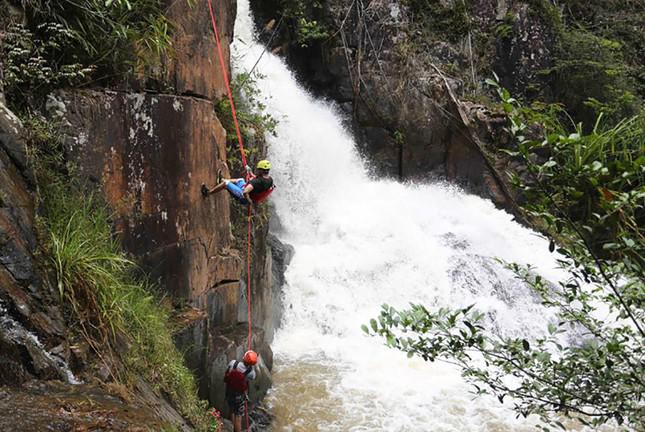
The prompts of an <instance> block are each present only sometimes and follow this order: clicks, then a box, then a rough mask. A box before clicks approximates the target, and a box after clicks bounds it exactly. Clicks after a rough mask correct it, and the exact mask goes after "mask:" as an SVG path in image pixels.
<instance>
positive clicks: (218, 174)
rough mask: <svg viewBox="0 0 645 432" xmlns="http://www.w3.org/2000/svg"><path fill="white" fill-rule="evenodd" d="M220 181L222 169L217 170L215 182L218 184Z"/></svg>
mask: <svg viewBox="0 0 645 432" xmlns="http://www.w3.org/2000/svg"><path fill="white" fill-rule="evenodd" d="M221 182H222V170H217V183H216V184H220V183H221Z"/></svg>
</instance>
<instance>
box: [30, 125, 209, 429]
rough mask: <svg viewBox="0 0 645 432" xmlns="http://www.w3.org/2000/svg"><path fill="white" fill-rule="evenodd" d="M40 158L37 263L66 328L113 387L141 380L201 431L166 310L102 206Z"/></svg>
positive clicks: (42, 134) (198, 407)
mask: <svg viewBox="0 0 645 432" xmlns="http://www.w3.org/2000/svg"><path fill="white" fill-rule="evenodd" d="M28 125H30V126H31V130H32V131H35V133H36V139H37V140H38V139H39V140H41V142H40V144H41V146H42V145H44V143H45V142H47V139H50V138H51V135H50V132H51V129H48V127H47V125H46V124H43V123H40V122H38V121H36V122H32V123H31V124H30V123H28ZM32 138H33V137H32ZM43 140H45V141H43ZM42 150H43V149H42V147H41V148H40V150H37V151H32V159H33V160H34V165H35V168H36V169H35V171H36V172H37V174H36V176H37V183H38V185H39V191H38V196H39V201H40V202H39V207H40V212H39V221H40V229H41V235H42V236H43V237H44V238H45V239H46V241H45V243H46V245H45V251H44V256H45V257H46V258H47V261H48V263H47V264H48V265H47V268H48V270H49V278H48V280H49V282H50V283H51V285H52V286H53V287H54V288H55V289H56V290H57V292H58V293H59V295H60V297H61V299H62V301H63V304H64V305H65V307H66V309H67V316H68V321H69V322H70V323H72V325H70V327H73V328H76V329H78V331H79V332H80V333H81V336H82V337H84V338H85V339H86V340H87V342H88V343H89V345H90V346H91V347H92V349H93V351H94V352H95V354H96V355H97V356H98V357H99V358H100V359H101V360H103V361H104V362H105V363H106V364H107V366H108V367H109V368H110V370H111V373H112V375H113V378H114V379H115V380H117V381H119V382H122V383H125V384H130V383H134V378H135V377H136V376H142V377H143V378H144V379H145V380H146V381H148V382H150V383H151V384H152V385H153V386H154V387H156V389H157V390H159V391H161V393H162V394H165V395H168V397H169V399H170V401H171V402H172V403H173V404H174V405H175V407H176V408H177V409H178V410H179V411H180V413H181V414H182V415H184V416H185V417H186V418H187V419H189V420H190V421H191V422H192V423H193V424H194V425H195V426H196V427H197V429H198V430H205V429H206V427H207V426H206V425H207V421H208V418H207V410H206V408H207V407H206V403H205V402H203V401H201V400H199V398H198V397H197V386H196V381H195V378H194V376H193V375H192V373H191V372H190V371H189V370H188V369H187V368H186V366H185V365H184V358H183V356H182V354H181V353H180V352H179V351H178V350H177V348H176V347H175V345H174V342H173V339H172V326H171V321H170V311H169V309H168V308H167V307H164V305H163V304H162V302H161V298H160V297H159V296H158V295H157V293H155V291H154V289H153V287H152V286H151V284H150V283H149V282H148V281H146V279H145V278H143V277H142V276H141V270H140V269H139V268H138V267H137V265H136V264H135V263H134V262H133V261H132V260H131V259H130V258H128V256H127V255H126V254H125V253H124V252H123V250H122V248H121V246H120V244H119V241H118V239H117V238H116V237H115V236H114V234H113V232H112V221H111V217H110V212H109V210H108V209H107V207H106V205H105V203H104V202H103V201H102V200H101V199H100V198H99V196H98V195H95V194H92V193H87V187H86V185H83V184H82V183H81V182H80V181H78V180H77V179H76V175H75V173H74V170H73V168H72V167H70V166H69V165H68V166H65V165H64V164H62V161H63V160H64V159H63V158H62V157H61V156H60V153H59V152H58V151H57V150H56V149H52V148H47V149H45V151H42ZM74 324H78V325H74Z"/></svg>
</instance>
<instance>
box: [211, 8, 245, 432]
mask: <svg viewBox="0 0 645 432" xmlns="http://www.w3.org/2000/svg"><path fill="white" fill-rule="evenodd" d="M208 10H209V12H210V15H211V24H212V25H213V33H214V34H215V43H216V44H217V54H218V57H219V64H220V67H221V68H222V76H223V77H224V84H226V91H227V92H228V101H229V103H230V105H231V114H232V116H233V123H234V124H235V133H236V134H237V142H238V144H239V146H240V155H241V158H242V165H244V167H245V168H246V167H248V164H247V163H246V155H245V154H244V143H243V141H242V133H241V132H240V125H239V123H238V121H237V113H236V112H235V102H233V92H232V91H231V84H230V82H229V80H228V73H227V71H226V62H225V61H224V54H223V53H222V44H221V42H220V39H219V32H218V31H217V24H216V22H215V13H214V12H213V3H212V1H211V0H208ZM249 177H250V173H249V172H248V170H247V173H246V180H247V181H248V179H249ZM251 216H252V213H251V206H250V205H249V211H248V227H247V236H246V243H247V254H246V298H247V313H248V324H249V329H248V337H247V341H248V348H247V349H249V350H250V349H251V347H252V340H251V339H252V336H253V322H252V315H251V223H252V218H251ZM244 411H245V412H246V430H247V431H248V430H249V426H250V421H249V409H248V402H245V410H244Z"/></svg>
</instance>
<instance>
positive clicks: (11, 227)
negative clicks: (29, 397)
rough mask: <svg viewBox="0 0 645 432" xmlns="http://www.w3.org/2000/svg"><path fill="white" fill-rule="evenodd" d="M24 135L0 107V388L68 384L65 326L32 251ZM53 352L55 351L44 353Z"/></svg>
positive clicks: (34, 244) (29, 182) (29, 179)
mask: <svg viewBox="0 0 645 432" xmlns="http://www.w3.org/2000/svg"><path fill="white" fill-rule="evenodd" d="M23 136H24V131H23V129H22V125H21V124H20V121H19V120H18V119H17V117H16V116H15V115H14V114H13V113H12V112H11V111H9V110H8V109H7V108H6V107H5V106H4V105H3V104H0V346H1V347H2V349H1V350H0V352H1V354H0V355H1V357H2V360H3V361H2V364H3V365H4V364H6V365H7V367H6V368H3V369H4V370H3V371H2V374H0V375H1V376H0V384H9V385H19V384H21V383H22V382H23V381H24V380H25V379H27V378H30V377H32V376H35V377H40V378H60V379H68V376H67V372H68V371H67V370H66V366H64V360H65V358H66V354H67V353H66V352H65V349H64V344H63V340H62V339H61V336H62V335H63V333H64V331H65V324H64V322H63V320H62V318H61V317H60V314H55V313H53V314H49V313H48V311H50V310H51V311H57V309H56V307H55V305H54V302H55V301H56V299H55V297H53V296H51V295H50V294H51V293H50V292H48V291H47V290H45V288H44V286H43V283H42V281H41V277H40V274H39V270H38V266H37V262H36V259H35V257H34V255H33V254H34V251H36V249H37V241H36V234H35V229H34V218H35V209H34V201H33V196H32V185H33V183H32V173H31V171H30V169H29V167H28V166H27V160H26V148H25V142H24V140H23ZM52 347H58V348H59V349H58V352H51V351H48V348H49V349H50V350H51V348H52Z"/></svg>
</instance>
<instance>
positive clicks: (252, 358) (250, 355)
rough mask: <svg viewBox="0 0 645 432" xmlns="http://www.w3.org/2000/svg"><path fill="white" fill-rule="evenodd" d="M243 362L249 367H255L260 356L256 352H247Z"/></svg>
mask: <svg viewBox="0 0 645 432" xmlns="http://www.w3.org/2000/svg"><path fill="white" fill-rule="evenodd" d="M242 361H243V362H244V363H246V364H247V365H251V366H253V365H254V364H256V363H257V362H258V354H257V353H256V352H255V351H247V352H245V353H244V357H242Z"/></svg>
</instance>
